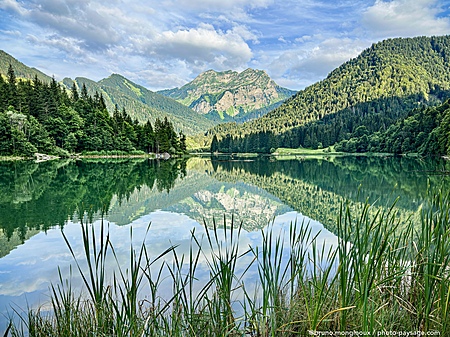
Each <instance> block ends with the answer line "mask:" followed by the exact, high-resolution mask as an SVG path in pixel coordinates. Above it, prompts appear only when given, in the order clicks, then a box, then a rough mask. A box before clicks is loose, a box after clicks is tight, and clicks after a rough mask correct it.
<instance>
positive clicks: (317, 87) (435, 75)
mask: <svg viewBox="0 0 450 337" xmlns="http://www.w3.org/2000/svg"><path fill="white" fill-rule="evenodd" d="M449 57H450V37H449V36H441V37H417V38H397V39H389V40H385V41H382V42H379V43H376V44H374V45H372V46H371V47H370V48H368V49H366V50H365V51H363V52H362V53H361V54H360V55H359V56H358V57H357V58H354V59H352V60H350V61H348V62H346V63H344V64H343V65H341V66H340V67H338V68H337V69H335V70H334V71H333V72H331V73H330V74H329V75H328V77H327V78H326V79H324V80H323V81H320V82H318V83H316V84H313V85H311V86H310V87H308V88H306V89H305V90H302V91H300V92H298V93H297V94H296V95H295V96H293V97H292V98H291V99H288V100H287V101H286V102H285V103H284V104H283V105H281V106H280V107H279V108H277V109H275V110H273V111H271V112H270V113H268V114H267V115H265V116H263V117H261V118H259V119H256V120H253V121H250V122H247V123H244V124H243V125H242V126H240V125H236V124H234V123H228V124H222V125H219V126H217V127H215V128H214V129H212V130H210V135H214V134H215V135H216V137H217V138H218V139H219V141H220V139H221V138H224V137H225V135H229V136H228V138H229V140H230V141H231V142H232V143H233V148H231V147H229V150H230V151H233V152H235V151H236V152H237V151H244V150H245V148H246V147H248V145H247V144H246V142H248V138H249V137H245V138H242V137H243V136H249V135H250V136H251V137H255V135H261V134H263V133H267V132H270V134H271V135H272V136H273V137H274V138H275V139H273V140H272V146H274V145H276V146H284V147H291V148H296V147H299V146H303V147H312V148H317V147H320V146H323V147H327V146H329V145H332V144H334V143H336V142H338V141H342V140H344V139H350V138H351V137H352V136H353V135H354V133H355V131H356V129H357V128H358V127H360V126H364V127H365V128H367V132H368V133H369V134H371V133H373V132H376V131H379V130H385V129H387V128H388V127H389V126H390V125H392V124H393V123H395V121H397V120H398V119H400V118H404V117H406V116H407V115H408V113H409V112H410V111H411V110H413V109H414V108H417V107H420V106H423V105H437V104H440V103H442V102H443V101H445V99H446V98H447V97H449V92H448V90H449V89H450V67H449V65H450V64H449ZM262 138H263V139H269V138H270V137H265V138H264V137H262ZM258 147H259V148H265V149H267V147H268V145H267V144H258ZM225 152H227V151H225Z"/></svg>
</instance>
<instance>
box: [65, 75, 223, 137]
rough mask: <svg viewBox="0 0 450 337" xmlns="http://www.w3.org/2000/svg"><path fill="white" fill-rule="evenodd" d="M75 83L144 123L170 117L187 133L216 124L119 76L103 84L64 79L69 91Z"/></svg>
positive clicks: (202, 129) (108, 78)
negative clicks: (96, 93)
mask: <svg viewBox="0 0 450 337" xmlns="http://www.w3.org/2000/svg"><path fill="white" fill-rule="evenodd" d="M74 82H75V83H76V86H77V87H78V88H79V89H80V88H82V86H83V84H84V85H86V88H87V90H88V93H89V94H90V95H94V94H95V92H98V93H99V94H101V95H102V96H103V99H104V100H105V103H106V106H107V108H108V110H109V111H113V110H114V107H115V105H116V104H117V105H118V106H119V109H122V108H125V109H126V110H127V112H128V114H129V115H130V117H131V118H132V119H137V120H138V121H140V122H146V121H147V120H150V122H151V123H154V122H155V120H156V118H159V119H164V118H165V117H167V118H168V119H169V120H171V121H172V123H173V125H174V127H175V128H176V129H177V130H181V131H183V132H184V133H186V134H195V133H199V132H204V131H205V130H207V129H208V128H210V127H212V126H213V125H214V123H213V122H211V121H210V120H208V119H206V118H205V117H204V116H201V115H198V114H197V113H196V112H195V111H193V110H192V109H189V108H188V107H186V106H184V105H183V104H181V103H178V102H176V101H175V100H173V99H171V98H168V97H164V96H162V95H159V94H157V93H154V92H152V91H150V90H148V89H146V88H144V87H142V86H140V85H138V84H136V83H133V82H132V81H130V80H128V79H126V78H125V77H123V76H121V75H118V74H113V75H111V76H109V77H107V78H105V79H102V80H101V81H99V82H95V81H92V80H89V79H87V78H82V77H77V78H76V79H75V81H73V80H71V79H69V78H65V79H64V80H63V83H64V85H65V86H66V87H67V88H71V87H72V85H73V83H74Z"/></svg>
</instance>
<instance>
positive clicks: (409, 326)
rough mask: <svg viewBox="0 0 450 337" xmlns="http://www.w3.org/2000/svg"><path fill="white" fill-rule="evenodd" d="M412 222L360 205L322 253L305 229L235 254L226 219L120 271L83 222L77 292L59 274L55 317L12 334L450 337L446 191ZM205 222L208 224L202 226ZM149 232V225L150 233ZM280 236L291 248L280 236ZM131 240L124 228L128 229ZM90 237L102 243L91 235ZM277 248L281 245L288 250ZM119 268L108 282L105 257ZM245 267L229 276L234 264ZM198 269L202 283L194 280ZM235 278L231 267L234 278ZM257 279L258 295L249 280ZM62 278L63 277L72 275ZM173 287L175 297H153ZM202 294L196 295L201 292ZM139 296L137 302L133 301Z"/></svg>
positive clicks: (236, 235) (133, 253)
mask: <svg viewBox="0 0 450 337" xmlns="http://www.w3.org/2000/svg"><path fill="white" fill-rule="evenodd" d="M431 200H432V203H431V204H430V205H429V206H428V207H424V208H423V211H422V216H421V221H420V223H414V222H413V221H412V220H411V221H410V222H409V224H408V226H407V227H406V228H400V227H399V224H400V221H399V219H398V218H397V214H396V213H395V211H394V205H393V206H392V207H391V208H388V209H385V210H384V211H378V212H377V213H375V214H373V212H371V206H370V204H369V203H368V202H367V203H365V204H363V205H362V206H357V207H358V208H351V206H350V205H349V204H343V205H342V207H341V211H340V215H339V217H338V218H337V219H336V221H337V225H338V236H339V238H340V241H339V242H340V244H339V246H338V247H332V248H330V247H329V246H322V245H321V244H320V243H319V242H318V241H317V235H316V236H313V235H312V234H311V229H310V227H309V226H308V224H307V223H292V224H291V225H290V228H289V230H288V231H287V232H286V233H276V232H274V231H272V230H270V229H271V226H269V229H268V230H267V231H264V232H262V244H261V246H259V247H248V249H245V250H244V251H242V250H241V249H240V248H239V247H240V246H239V239H240V235H241V230H242V224H241V225H239V224H234V223H233V222H234V221H233V219H231V221H230V222H228V223H227V221H226V220H225V219H224V221H223V224H221V225H220V226H218V225H217V224H216V222H214V223H213V230H208V229H206V226H205V230H206V232H205V233H206V234H198V233H195V232H194V231H193V232H192V233H191V245H190V250H189V252H188V253H187V254H185V255H179V254H178V253H177V250H176V247H169V248H168V249H166V250H165V251H163V252H161V253H160V255H158V256H149V254H148V252H147V249H146V246H145V238H144V239H143V241H142V244H141V245H140V246H139V247H134V246H133V245H131V246H130V255H129V259H128V263H129V264H128V266H127V267H126V268H125V269H123V267H121V265H120V264H119V259H118V257H117V256H116V253H115V250H114V247H113V245H112V244H111V242H110V237H109V231H108V228H107V227H106V226H104V225H102V226H101V229H100V231H101V233H100V235H97V234H96V233H95V232H94V230H93V227H92V226H89V225H84V224H82V226H81V227H82V232H81V235H82V237H83V243H84V255H85V256H84V260H83V261H86V262H83V264H84V263H87V266H88V268H87V271H86V269H83V268H82V267H81V261H78V258H77V257H76V255H75V254H74V252H73V250H72V247H71V245H70V243H69V242H68V240H66V242H67V246H68V249H69V251H70V252H71V253H72V256H73V258H74V261H75V264H76V269H77V272H78V273H79V274H80V275H81V276H82V279H83V281H84V291H83V293H81V294H80V293H79V292H77V290H75V289H73V288H72V286H71V283H70V277H69V279H65V278H64V277H63V275H60V280H59V283H58V284H56V285H53V286H52V288H51V291H52V295H51V300H50V302H51V303H50V304H51V307H52V313H51V314H48V313H44V312H41V311H40V310H39V309H37V310H30V311H29V312H28V315H26V316H25V317H23V316H22V317H21V318H22V324H21V325H20V324H19V325H14V326H12V327H11V329H10V331H9V332H8V333H9V334H10V335H11V336H24V335H26V331H29V332H30V336H308V335H310V334H309V332H308V331H310V330H315V331H360V332H367V333H372V334H373V335H376V333H377V332H381V331H386V332H389V331H424V332H427V331H437V332H439V333H440V334H441V336H446V335H449V334H450V307H449V300H450V267H449V266H450V195H449V194H446V195H443V194H442V193H441V192H439V191H438V192H435V193H434V195H433V196H432V198H431ZM205 225H206V224H205ZM149 231H151V227H149ZM283 235H284V236H287V237H288V240H287V241H286V240H284V239H283ZM130 236H132V231H131V232H130ZM96 237H98V238H97V239H96ZM285 242H289V243H288V244H285ZM108 256H112V257H113V258H114V259H115V260H116V262H117V265H116V269H115V271H114V274H113V277H112V278H111V279H110V278H108V277H106V274H105V261H106V259H107V257H108ZM243 258H245V259H247V260H249V261H251V262H249V263H247V267H246V268H244V269H243V270H242V269H239V268H237V266H238V264H239V261H240V260H241V259H243ZM200 261H206V265H207V267H208V270H209V278H208V279H207V280H203V281H202V280H199V279H198V277H197V271H198V268H199V263H200ZM238 270H239V271H238ZM249 270H254V271H256V273H255V274H256V275H257V276H256V284H257V286H256V288H254V290H250V287H249V284H248V283H246V281H245V280H246V278H245V276H246V274H247V273H248V272H249ZM69 276H70V275H69ZM167 282H169V283H170V284H171V288H172V291H171V295H170V296H169V297H168V298H162V297H160V293H161V290H162V288H163V287H167ZM199 289H200V290H199ZM142 294H145V295H146V296H145V299H144V298H140V297H139V295H141V296H142Z"/></svg>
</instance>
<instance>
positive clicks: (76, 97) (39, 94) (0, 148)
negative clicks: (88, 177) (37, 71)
mask: <svg viewBox="0 0 450 337" xmlns="http://www.w3.org/2000/svg"><path fill="white" fill-rule="evenodd" d="M86 151H124V152H127V153H132V152H133V151H139V152H140V153H143V152H147V153H162V152H168V153H172V154H173V153H183V152H186V137H185V135H184V134H183V133H182V132H180V133H177V132H176V131H175V129H174V127H173V124H172V122H170V121H169V120H168V119H167V117H165V118H164V119H163V120H160V119H156V121H155V123H154V125H152V124H151V123H150V121H147V122H146V123H139V122H138V121H137V119H135V120H133V119H132V118H131V117H130V116H129V115H128V113H127V112H126V110H125V108H122V109H119V107H118V106H117V105H116V106H115V109H114V111H113V113H112V114H110V113H109V112H108V110H107V108H106V104H105V101H104V99H103V96H102V95H101V94H100V95H99V94H98V92H96V93H95V94H94V95H93V96H91V95H88V92H87V89H86V86H85V85H83V86H82V88H81V90H79V88H78V87H77V86H76V84H75V83H73V86H72V88H71V90H66V89H65V88H64V87H61V86H60V84H59V83H57V82H56V80H55V79H54V78H53V79H52V80H51V81H50V82H49V83H45V82H43V81H41V80H39V79H38V77H37V76H35V78H34V79H33V80H32V81H29V80H22V79H17V78H16V75H15V73H14V69H13V67H12V66H11V65H10V66H9V69H8V72H7V76H6V78H3V77H2V76H0V155H3V156H5V155H18V156H31V155H33V154H34V153H35V152H41V153H48V154H54V155H59V156H68V155H70V154H71V153H80V152H86Z"/></svg>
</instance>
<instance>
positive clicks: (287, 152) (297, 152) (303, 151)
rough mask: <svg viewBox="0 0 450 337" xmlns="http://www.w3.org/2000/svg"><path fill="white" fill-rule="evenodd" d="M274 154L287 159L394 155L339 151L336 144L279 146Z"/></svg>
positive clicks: (390, 154) (389, 154)
mask: <svg viewBox="0 0 450 337" xmlns="http://www.w3.org/2000/svg"><path fill="white" fill-rule="evenodd" d="M273 155H276V156H282V157H283V158H282V159H286V158H284V157H289V158H291V159H292V158H298V157H299V156H305V157H306V156H307V157H308V158H310V157H313V156H316V157H321V158H323V157H324V156H369V157H370V156H382V157H385V156H392V155H393V154H392V153H372V152H364V153H349V152H337V151H335V150H334V146H330V147H327V148H323V149H315V150H313V149H308V148H297V149H290V148H282V147H280V148H278V149H277V150H276V151H275V152H274V153H273Z"/></svg>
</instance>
